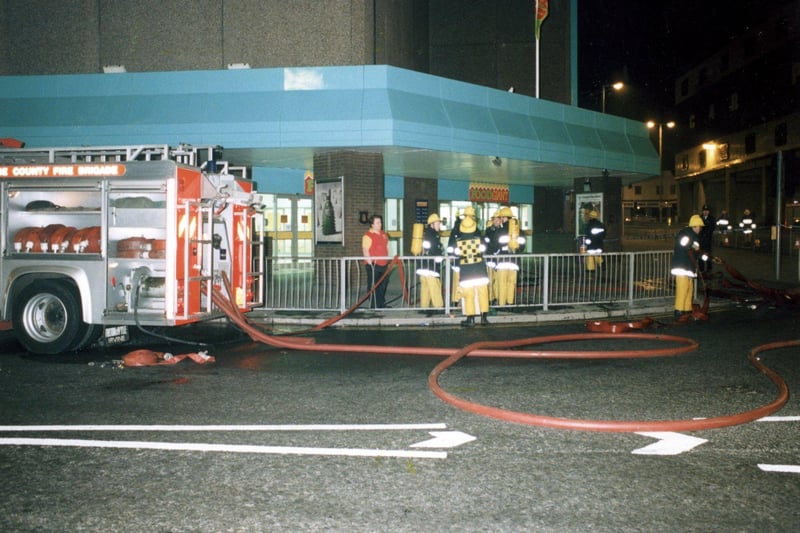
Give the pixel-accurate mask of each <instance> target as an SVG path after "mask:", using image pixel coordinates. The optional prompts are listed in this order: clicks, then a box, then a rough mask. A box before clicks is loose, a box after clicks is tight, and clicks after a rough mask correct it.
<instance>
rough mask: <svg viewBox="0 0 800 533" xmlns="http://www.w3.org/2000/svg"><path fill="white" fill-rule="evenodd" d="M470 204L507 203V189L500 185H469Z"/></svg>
mask: <svg viewBox="0 0 800 533" xmlns="http://www.w3.org/2000/svg"><path fill="white" fill-rule="evenodd" d="M469 200H470V202H478V203H485V202H493V203H498V204H507V203H508V187H507V186H501V185H482V184H470V186H469Z"/></svg>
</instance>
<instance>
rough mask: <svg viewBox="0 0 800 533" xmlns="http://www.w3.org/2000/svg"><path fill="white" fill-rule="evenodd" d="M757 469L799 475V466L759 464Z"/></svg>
mask: <svg viewBox="0 0 800 533" xmlns="http://www.w3.org/2000/svg"><path fill="white" fill-rule="evenodd" d="M758 467H759V468H760V469H761V470H763V471H764V472H787V473H789V474H800V465H766V464H759V465H758Z"/></svg>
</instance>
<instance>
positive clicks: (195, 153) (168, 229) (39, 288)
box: [0, 145, 264, 354]
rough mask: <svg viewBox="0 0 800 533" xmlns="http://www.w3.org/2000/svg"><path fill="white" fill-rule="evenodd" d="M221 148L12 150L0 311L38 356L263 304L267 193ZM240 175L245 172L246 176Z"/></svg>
mask: <svg viewBox="0 0 800 533" xmlns="http://www.w3.org/2000/svg"><path fill="white" fill-rule="evenodd" d="M220 156H221V149H220V148H219V147H193V146H188V145H181V146H177V147H172V146H166V145H165V146H159V145H146V146H145V145H143V146H109V147H78V148H13V149H0V218H1V219H2V231H0V249H1V250H2V252H1V253H2V255H0V320H3V321H10V323H11V326H12V328H13V331H14V334H15V335H16V337H17V339H18V340H19V342H20V343H21V344H22V345H23V346H24V347H25V348H26V349H27V350H28V351H29V352H31V353H36V354H55V353H61V352H68V351H75V350H80V349H82V348H85V347H87V346H89V345H91V344H92V343H94V342H96V341H100V342H103V341H105V342H107V343H111V342H113V341H114V340H117V341H119V340H124V339H126V338H127V335H128V334H129V332H130V331H129V328H131V327H134V326H135V327H141V328H145V327H148V326H150V327H152V326H167V327H168V326H180V325H183V324H188V323H193V322H198V321H201V320H209V319H213V318H218V317H221V316H222V314H223V313H222V311H221V310H220V309H219V308H217V307H216V306H215V305H214V303H213V301H212V291H213V290H214V287H215V286H216V287H222V286H223V285H224V284H223V280H224V277H223V275H226V276H227V278H228V280H229V281H230V287H231V292H232V293H233V294H231V297H232V299H233V300H234V301H235V303H236V305H237V307H238V308H239V309H240V310H242V311H243V312H246V311H248V310H251V309H252V308H254V307H258V306H260V305H263V303H262V301H261V298H262V295H263V282H264V280H263V274H262V273H263V270H264V258H263V250H261V248H260V246H259V242H257V240H253V239H252V238H251V235H253V234H254V228H256V230H257V231H258V229H260V228H262V227H263V218H262V215H261V210H260V209H259V207H260V203H261V197H260V195H258V194H257V193H256V192H255V187H254V184H253V182H252V181H251V180H248V179H246V172H245V169H242V168H239V169H236V168H234V167H231V166H229V165H228V163H227V162H225V161H221V160H220V159H219V158H220ZM235 174H236V175H235Z"/></svg>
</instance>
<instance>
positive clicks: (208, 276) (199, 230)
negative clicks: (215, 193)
mask: <svg viewBox="0 0 800 533" xmlns="http://www.w3.org/2000/svg"><path fill="white" fill-rule="evenodd" d="M193 208H196V211H194V213H196V216H197V222H198V223H197V224H195V225H194V226H193V230H194V231H193V233H192V234H190V235H188V238H187V239H186V240H185V241H184V242H185V244H184V250H183V253H184V257H185V258H186V261H185V263H184V265H183V268H184V271H183V279H185V280H186V282H187V283H186V286H185V289H184V290H185V291H187V293H186V294H185V295H184V302H185V304H184V308H183V309H184V311H183V316H180V317H178V318H183V319H188V318H190V317H191V313H190V309H189V304H188V302H189V298H188V296H189V294H188V291H189V287H190V286H192V283H191V282H199V283H200V285H201V286H203V290H202V291H201V302H202V303H201V309H200V311H201V312H203V313H211V311H212V310H213V304H212V298H211V295H212V292H211V291H212V290H213V283H214V275H213V274H214V250H213V241H212V240H211V229H212V221H213V216H214V206H213V204H212V203H209V202H189V201H187V202H185V203H184V205H183V208H182V209H183V216H184V217H185V218H184V220H186V221H187V222H188V221H190V220H191V219H192V216H193ZM190 228H192V224H189V223H187V231H189V229H190ZM204 234H205V235H204ZM194 267H196V268H194Z"/></svg>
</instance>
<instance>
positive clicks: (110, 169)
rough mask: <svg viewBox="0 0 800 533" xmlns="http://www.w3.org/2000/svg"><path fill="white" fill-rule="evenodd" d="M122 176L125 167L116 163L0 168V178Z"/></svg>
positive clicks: (10, 166)
mask: <svg viewBox="0 0 800 533" xmlns="http://www.w3.org/2000/svg"><path fill="white" fill-rule="evenodd" d="M124 175H125V165H120V164H117V163H82V164H78V165H9V166H0V178H97V177H106V176H124Z"/></svg>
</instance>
